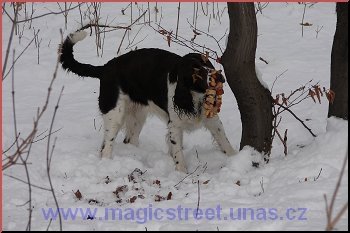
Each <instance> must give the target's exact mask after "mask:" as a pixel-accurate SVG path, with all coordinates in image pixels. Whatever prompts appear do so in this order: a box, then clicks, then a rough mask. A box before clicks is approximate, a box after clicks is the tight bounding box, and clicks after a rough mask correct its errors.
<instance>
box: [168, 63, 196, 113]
mask: <svg viewBox="0 0 350 233" xmlns="http://www.w3.org/2000/svg"><path fill="white" fill-rule="evenodd" d="M192 74H193V68H192V66H191V63H188V62H186V61H183V62H179V63H178V65H177V66H176V68H175V70H174V72H173V74H172V75H176V77H177V81H176V88H175V93H174V97H173V102H174V107H175V111H176V112H177V113H178V114H179V115H181V114H185V115H194V114H196V110H195V108H194V104H193V97H192V94H191V82H192Z"/></svg>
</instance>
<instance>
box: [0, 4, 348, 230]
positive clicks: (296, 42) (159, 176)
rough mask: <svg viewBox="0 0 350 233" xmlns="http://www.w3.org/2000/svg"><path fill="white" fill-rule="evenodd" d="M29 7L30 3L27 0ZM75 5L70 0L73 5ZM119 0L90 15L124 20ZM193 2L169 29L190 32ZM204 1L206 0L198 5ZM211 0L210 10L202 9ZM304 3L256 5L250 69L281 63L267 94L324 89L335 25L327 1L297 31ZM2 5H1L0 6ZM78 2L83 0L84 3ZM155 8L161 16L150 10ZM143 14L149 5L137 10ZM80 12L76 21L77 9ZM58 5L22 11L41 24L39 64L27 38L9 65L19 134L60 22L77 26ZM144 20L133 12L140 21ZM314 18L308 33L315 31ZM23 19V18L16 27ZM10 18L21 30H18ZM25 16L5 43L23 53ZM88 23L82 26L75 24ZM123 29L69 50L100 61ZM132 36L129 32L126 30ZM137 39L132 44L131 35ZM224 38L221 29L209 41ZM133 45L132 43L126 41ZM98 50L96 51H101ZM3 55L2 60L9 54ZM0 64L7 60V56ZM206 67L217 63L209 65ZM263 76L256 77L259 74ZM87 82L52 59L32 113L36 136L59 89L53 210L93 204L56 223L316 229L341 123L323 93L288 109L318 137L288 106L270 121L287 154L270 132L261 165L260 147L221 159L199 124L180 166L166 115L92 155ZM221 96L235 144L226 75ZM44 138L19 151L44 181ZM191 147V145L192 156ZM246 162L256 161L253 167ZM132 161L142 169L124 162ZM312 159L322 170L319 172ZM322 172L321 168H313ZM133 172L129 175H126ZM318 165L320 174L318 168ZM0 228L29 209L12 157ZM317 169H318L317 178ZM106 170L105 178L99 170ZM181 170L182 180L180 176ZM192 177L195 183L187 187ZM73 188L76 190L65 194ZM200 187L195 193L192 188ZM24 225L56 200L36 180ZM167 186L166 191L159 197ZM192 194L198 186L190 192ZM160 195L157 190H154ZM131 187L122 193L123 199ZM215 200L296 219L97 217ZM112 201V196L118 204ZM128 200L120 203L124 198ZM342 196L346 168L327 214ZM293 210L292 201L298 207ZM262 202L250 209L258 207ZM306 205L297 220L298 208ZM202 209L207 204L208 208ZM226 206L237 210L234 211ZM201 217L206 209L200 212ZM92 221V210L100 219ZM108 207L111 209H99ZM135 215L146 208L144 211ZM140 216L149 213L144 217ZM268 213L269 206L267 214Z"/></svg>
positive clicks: (163, 7) (141, 31)
mask: <svg viewBox="0 0 350 233" xmlns="http://www.w3.org/2000/svg"><path fill="white" fill-rule="evenodd" d="M27 4H28V7H29V4H30V6H31V3H27ZM73 5H74V4H73ZM126 6H127V3H103V4H102V9H101V20H100V22H105V21H106V20H108V21H109V22H111V25H118V26H127V25H129V24H130V8H128V9H127V10H126V11H125V15H123V14H122V13H121V9H123V8H125V7H126ZM177 6H178V3H158V4H157V7H158V9H159V13H158V15H157V20H158V22H159V20H160V18H161V25H162V26H163V27H164V28H165V29H167V30H169V31H170V30H172V31H173V32H175V30H176V19H177ZM193 6H194V5H193V3H181V11H180V24H179V35H181V36H183V37H185V38H188V39H190V38H192V37H193V32H192V29H191V28H190V26H189V25H188V23H187V21H186V18H188V20H189V22H192V18H193ZM204 6H205V4H204ZM212 6H213V5H212V3H210V4H209V12H212ZM150 7H151V9H152V10H151V15H150V17H151V20H152V21H154V20H155V17H156V13H155V10H154V7H155V3H150ZM303 7H304V6H303V5H302V4H297V3H270V4H268V6H267V7H266V8H265V9H263V13H262V14H261V13H260V12H259V13H257V22H258V31H259V32H258V46H257V52H256V57H257V58H259V57H262V58H264V59H265V60H266V61H268V64H266V63H264V62H262V61H260V60H259V59H256V67H257V70H258V72H259V73H261V75H260V74H259V75H258V76H259V77H260V80H261V82H262V83H266V87H271V86H272V84H273V82H274V80H275V78H276V76H278V75H279V74H281V73H282V72H284V71H285V70H287V71H286V72H285V73H284V74H283V75H282V76H281V77H280V78H279V79H278V80H277V81H276V83H275V85H274V90H273V93H272V94H273V95H275V94H277V93H281V92H285V93H289V92H290V91H292V90H294V89H296V88H298V87H299V86H301V85H303V84H305V83H306V82H308V81H309V80H311V79H312V80H314V81H315V83H316V82H319V84H320V85H321V86H325V87H329V76H330V54H331V46H332V41H333V35H334V32H335V25H336V14H335V3H317V4H314V5H313V6H310V7H307V9H306V13H305V21H306V22H309V23H312V24H313V26H311V27H304V36H303V37H302V36H301V26H300V24H299V23H300V22H301V18H302V14H303ZM34 8H35V10H36V11H35V15H40V14H44V13H47V12H49V10H51V11H59V8H58V5H57V4H54V3H52V4H51V3H34ZM142 8H143V9H147V3H138V4H137V5H135V4H133V19H135V18H136V17H137V16H138V15H139V11H140V9H142ZM6 9H7V10H9V12H12V11H11V10H10V9H9V4H6ZM82 9H83V10H84V9H86V4H83V6H82ZM215 9H219V11H220V12H223V14H222V15H221V17H220V20H219V19H218V18H216V19H213V18H211V21H210V33H211V34H212V35H214V36H215V37H216V38H221V37H223V36H224V35H225V31H226V29H227V28H228V25H229V24H228V16H227V8H226V5H225V4H224V3H218V4H217V5H216V4H215ZM198 14H199V16H198V20H197V27H198V28H199V29H201V30H203V31H206V30H207V28H208V25H209V16H204V15H203V12H202V10H201V7H200V9H199V10H198ZM161 16H162V17H161ZM21 17H23V14H22V15H21ZM145 19H146V20H147V19H148V14H146V15H145ZM84 20H85V21H86V19H84ZM64 22H65V21H64V17H63V16H62V15H48V16H46V17H43V18H39V19H36V20H33V25H32V27H34V28H35V29H36V30H37V29H40V33H39V39H42V41H41V44H40V64H37V48H36V47H35V46H34V44H32V45H31V46H30V47H29V49H28V50H27V51H26V52H25V53H24V55H23V56H22V57H21V58H20V59H19V60H18V61H17V63H16V67H15V72H14V73H15V89H16V92H15V94H16V113H17V127H18V129H19V131H20V132H21V136H22V135H23V137H24V135H27V133H28V132H29V131H30V130H31V128H32V122H33V117H34V116H35V114H36V111H37V108H38V107H41V106H42V105H43V104H44V100H45V97H46V94H47V87H48V86H49V83H50V81H51V77H52V74H53V71H54V67H55V64H56V61H57V49H58V44H59V42H60V33H59V29H60V28H62V29H64V37H65V36H66V35H68V34H69V33H71V32H74V31H76V30H77V29H78V28H79V27H80V26H79V22H80V14H79V10H78V8H77V9H75V10H73V11H72V12H70V13H69V14H68V21H67V22H68V24H67V29H65V25H64ZM142 22H144V21H143V19H142V20H141V21H140V23H142ZM317 26H319V27H321V26H323V28H322V30H321V31H320V32H319V34H318V36H317V38H316V32H315V29H316V28H317ZM21 27H22V26H21ZM21 27H20V28H21ZM28 27H29V25H28V23H27V24H26V25H25V29H24V31H23V37H22V39H21V42H20V43H19V38H18V36H15V37H14V43H13V45H12V46H13V47H12V48H15V49H16V54H19V53H20V51H22V50H23V49H24V48H25V46H26V45H27V43H28V42H29V41H30V40H31V39H32V37H33V29H28ZM2 30H3V51H2V53H3V57H4V55H5V49H6V46H5V45H7V42H8V37H9V34H10V30H11V23H10V21H9V19H8V18H7V16H6V15H5V14H3V29H2ZM86 31H88V30H86ZM123 34H124V30H116V31H112V32H108V33H106V34H105V42H104V50H103V56H102V57H98V56H97V55H96V46H95V37H94V34H93V35H92V36H90V34H89V36H87V38H86V39H85V40H83V41H81V42H79V43H78V44H77V45H76V46H75V48H74V51H75V53H74V55H75V57H76V58H77V59H78V60H79V61H80V62H83V63H90V64H95V65H100V64H104V63H105V62H107V61H108V60H110V59H111V58H113V57H115V56H116V53H117V49H118V47H119V44H120V42H121V40H122V37H123ZM136 34H137V36H136V38H135V40H134V42H132V40H133V38H134V37H135V35H136ZM129 41H130V42H132V44H133V45H136V46H137V47H138V48H141V47H157V48H162V49H167V50H170V51H172V52H175V53H178V54H180V55H184V54H186V53H188V52H191V51H190V50H189V49H188V48H186V47H183V46H180V45H177V44H175V43H171V46H170V47H169V46H168V44H167V41H166V40H165V38H164V36H161V35H160V34H159V33H157V32H155V31H154V30H153V29H151V28H150V27H149V26H147V25H142V24H135V25H134V27H133V28H132V30H131V31H130V35H127V36H126V38H125V40H124V42H123V45H122V47H121V48H122V51H121V53H126V52H127V51H130V48H126V47H127V45H128V43H129ZM138 42H140V43H138ZM196 42H197V43H200V44H205V45H206V46H207V47H210V48H213V49H215V50H217V51H220V50H219V48H218V46H217V44H216V42H215V41H214V40H212V39H211V38H210V37H207V36H205V35H199V36H197V38H196ZM220 43H221V44H220V45H221V47H222V48H225V44H224V43H225V42H224V39H223V40H221V41H220ZM131 48H135V46H131ZM100 54H101V51H100ZM10 60H12V58H11V59H10ZM8 67H9V66H8ZM215 67H216V68H218V69H223V68H222V67H221V66H220V65H219V64H217V63H215ZM262 76H263V79H262V78H261V77H262ZM98 84H99V83H98V80H94V79H90V78H80V77H77V76H76V75H74V74H67V73H66V72H65V71H63V70H62V69H61V68H60V69H59V71H58V78H57V80H55V83H54V86H53V91H52V96H51V99H50V104H49V107H48V110H47V112H46V113H45V115H44V117H43V118H42V120H41V121H40V125H39V132H38V133H43V132H44V133H43V135H42V136H40V137H38V138H37V139H40V138H41V137H43V136H44V135H47V132H46V133H45V131H46V130H47V129H48V128H49V126H50V122H51V119H52V114H53V111H54V107H55V104H56V101H57V99H58V96H59V92H60V90H61V87H62V86H64V91H63V96H62V98H61V102H60V105H59V108H58V112H57V116H56V119H55V123H54V130H59V131H57V132H56V133H55V134H53V135H52V137H53V138H52V140H53V139H54V138H56V137H57V142H56V147H55V151H54V154H53V158H52V166H51V178H52V182H53V185H54V188H55V191H56V195H57V199H58V202H59V205H60V207H61V208H65V209H68V208H71V210H72V211H74V210H78V209H76V208H81V210H86V209H87V208H90V209H91V210H93V209H94V208H97V209H96V210H97V215H96V219H95V220H86V219H84V218H82V216H81V215H78V216H77V218H76V219H75V220H65V221H63V229H64V230H116V229H118V230H146V229H147V230H174V229H176V230H324V229H325V226H326V212H325V202H324V198H323V195H324V194H326V195H327V197H328V200H330V199H331V196H332V194H333V191H334V189H335V186H336V182H337V180H338V176H339V173H340V170H341V167H342V162H343V159H344V156H345V155H346V153H347V147H348V122H347V121H344V120H341V119H336V118H329V119H327V111H328V102H327V101H326V99H322V103H321V104H315V103H314V102H313V101H312V100H309V99H308V100H305V101H304V102H302V103H301V104H298V105H296V106H294V107H293V111H294V112H295V114H297V115H298V116H299V117H300V118H301V119H302V120H306V119H308V121H305V123H306V124H307V125H308V126H309V127H310V128H311V129H312V130H313V132H314V133H315V134H316V135H317V137H316V138H313V137H312V136H311V135H310V134H309V132H308V131H307V130H306V129H305V128H304V127H303V126H302V125H301V124H300V123H299V122H298V121H296V120H295V119H294V118H293V117H292V116H291V115H289V114H288V113H284V114H283V119H282V122H281V125H280V129H281V130H280V131H281V132H284V130H285V129H288V154H287V156H285V155H284V154H283V145H282V143H281V142H280V141H278V139H277V138H276V139H275V141H274V144H273V148H272V153H271V157H270V160H269V163H267V164H266V163H263V162H262V157H261V155H260V154H259V153H257V152H256V151H254V149H253V148H250V147H245V148H243V149H242V150H241V151H240V152H239V153H238V154H237V155H235V156H232V157H227V156H226V155H224V154H222V153H221V152H220V151H219V150H218V149H217V147H216V146H215V145H213V144H212V139H211V137H210V134H209V132H207V131H205V130H198V131H196V132H194V133H191V134H186V135H185V137H184V154H185V160H186V164H187V167H188V170H189V171H190V172H192V174H191V175H189V176H188V177H186V174H183V173H181V172H177V171H175V166H174V162H173V160H172V158H170V156H169V155H168V154H167V147H166V143H165V137H164V136H165V134H166V125H165V124H164V123H163V122H162V121H160V120H159V119H158V118H156V117H150V118H148V120H147V122H146V124H145V126H144V128H143V130H142V132H141V135H140V145H139V146H138V147H135V146H132V145H124V144H123V143H122V140H123V133H120V134H119V135H118V137H117V138H116V140H115V141H116V142H115V145H114V151H113V158H112V159H100V158H98V154H99V149H100V146H101V142H102V134H103V132H102V130H101V126H102V117H101V114H100V113H99V111H98V106H97V98H98V92H99V86H98ZM224 89H225V94H224V95H223V106H222V110H221V113H220V117H221V119H222V122H223V124H224V127H225V130H226V133H227V136H228V139H229V140H230V142H231V143H232V145H233V146H234V147H235V148H236V149H237V148H238V147H239V142H240V137H241V124H240V114H239V110H238V108H237V103H236V101H235V98H234V96H233V94H232V92H231V91H230V88H229V86H228V84H227V83H226V84H225V85H224ZM2 104H3V107H2V109H3V139H2V140H3V149H6V148H8V147H9V146H10V145H11V144H12V143H13V141H14V138H15V137H14V129H13V124H14V122H13V115H12V100H11V75H10V76H8V77H7V78H6V79H5V80H4V81H3V103H2ZM46 146H47V138H45V139H44V140H41V141H38V142H37V143H34V144H33V147H32V149H31V155H30V158H29V163H30V165H29V172H30V177H31V182H32V183H33V184H35V185H39V186H42V187H48V179H47V175H46ZM197 153H198V155H197ZM252 161H255V162H260V163H259V164H260V166H259V167H258V168H256V167H253V166H252ZM136 168H138V169H139V170H140V171H141V172H137V170H135V169H136ZM321 169H322V171H321ZM320 171H321V173H320ZM130 174H133V177H134V180H132V179H130ZM319 174H320V175H319ZM3 175H4V176H3V213H2V218H3V224H4V226H3V228H4V230H24V229H25V228H26V224H27V219H28V211H27V208H28V205H24V204H25V203H26V202H27V200H28V192H27V185H25V184H23V183H21V182H19V181H17V180H14V179H12V178H10V177H8V175H11V176H15V177H17V178H20V179H22V180H25V179H26V176H25V172H24V169H23V166H12V167H11V168H9V169H6V170H5V171H3ZM318 175H319V176H318ZM107 177H108V178H107ZM184 178H185V179H184ZM124 185H126V187H127V191H125V190H124V191H123V192H119V193H118V194H119V198H118V197H117V195H116V194H115V193H113V192H115V191H116V189H117V188H118V187H122V186H124ZM198 187H199V189H198ZM77 190H79V191H80V192H81V194H82V198H81V200H78V198H77V197H76V196H75V195H74V192H76V191H77ZM198 190H199V191H198ZM32 192H33V193H32V207H33V218H32V229H35V230H46V228H47V226H48V224H49V220H47V219H44V217H43V214H42V208H44V209H45V210H46V211H47V210H48V208H55V205H54V201H53V198H52V194H51V193H49V192H47V191H44V190H42V189H38V188H33V190H32ZM170 192H171V198H170V200H161V201H159V202H156V201H155V199H157V198H158V199H159V198H160V199H161V197H164V198H165V199H166V198H167V197H168V195H169V193H170ZM198 193H200V194H199V195H198ZM157 195H159V196H157ZM134 196H136V197H137V198H136V200H135V201H134V202H133V203H132V202H131V201H130V200H131V198H133V197H134ZM198 197H200V200H199V208H201V209H203V210H204V211H205V210H206V209H205V208H212V209H216V208H217V207H218V206H219V207H220V208H222V210H221V213H222V214H223V215H222V216H226V217H227V216H229V214H230V208H231V209H232V210H234V211H238V209H239V208H241V209H243V208H252V209H254V210H255V211H257V210H258V209H259V208H263V209H264V210H266V211H269V210H271V209H275V210H276V211H277V212H278V214H280V216H284V217H285V214H286V213H287V210H288V209H290V208H293V209H294V210H296V211H297V212H291V213H294V214H295V216H296V217H300V220H298V219H294V220H286V219H283V220H281V219H277V220H276V219H275V220H269V219H265V220H257V219H254V220H226V221H225V220H224V219H223V218H221V220H220V219H218V218H217V217H215V218H214V219H212V220H210V219H209V218H208V219H205V218H202V219H201V220H196V216H193V214H190V215H189V216H188V219H187V220H184V219H183V220H166V219H163V220H155V219H153V220H147V221H141V220H142V218H141V217H140V216H139V217H140V218H139V219H138V220H139V222H144V223H137V221H136V220H134V221H128V220H125V219H124V220H120V221H119V220H110V219H109V220H104V217H105V215H104V213H105V211H106V208H122V209H123V210H126V209H127V208H132V209H129V211H131V210H134V211H136V210H137V209H138V208H148V209H150V208H151V209H153V210H155V209H156V208H163V210H166V209H169V208H175V209H176V208H178V207H179V206H181V207H183V208H186V207H187V208H191V209H192V212H193V210H195V209H196V208H197V204H198ZM118 200H120V201H121V203H117V201H118ZM127 200H128V201H129V202H127ZM347 201H348V168H347V167H346V170H345V174H344V177H343V179H342V183H341V187H340V190H339V193H338V196H337V198H336V202H335V208H334V212H333V215H334V216H335V214H336V213H337V212H338V211H339V210H340V208H341V207H342V206H343V205H344V204H345V203H346V202H347ZM298 208H299V209H298ZM261 210H262V209H260V211H261ZM303 210H306V212H305V215H304V216H303V217H304V218H306V220H305V219H304V218H302V217H301V215H302V211H303ZM209 212H210V211H209ZM234 213H235V214H236V213H237V212H234ZM208 216H209V215H208ZM100 217H101V218H102V220H99V218H100ZM109 217H111V216H109ZM144 217H145V216H144ZM148 217H150V216H148ZM270 217H271V216H270ZM58 229H59V225H58V221H56V220H54V221H52V223H51V225H50V230H58ZM336 229H337V230H348V213H345V215H344V216H343V217H342V218H341V219H340V221H339V222H338V224H337V225H336Z"/></svg>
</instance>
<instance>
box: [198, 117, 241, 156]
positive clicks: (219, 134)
mask: <svg viewBox="0 0 350 233" xmlns="http://www.w3.org/2000/svg"><path fill="white" fill-rule="evenodd" d="M204 125H205V127H206V128H207V129H209V131H210V133H211V134H212V136H213V138H214V139H215V141H216V143H217V144H218V145H219V147H220V148H221V150H222V151H223V152H224V153H225V154H227V155H234V154H236V153H237V152H236V151H235V149H233V147H232V146H231V144H230V142H229V140H228V139H227V137H226V134H225V130H224V127H223V125H222V122H221V120H220V118H219V117H218V116H215V117H212V118H206V119H204Z"/></svg>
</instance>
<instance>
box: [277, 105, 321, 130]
mask: <svg viewBox="0 0 350 233" xmlns="http://www.w3.org/2000/svg"><path fill="white" fill-rule="evenodd" d="M276 105H278V106H280V107H281V108H283V109H284V110H286V111H287V112H289V113H290V114H292V116H293V117H294V118H295V119H297V120H298V121H299V122H300V123H301V124H302V125H303V126H304V127H305V128H306V129H307V130H308V131H309V132H310V134H311V135H312V136H313V137H316V134H314V133H313V132H312V130H311V129H310V128H309V127H308V126H307V125H306V124H305V123H304V121H302V120H301V119H300V118H299V117H298V116H297V115H295V113H294V112H293V111H292V110H290V109H289V108H288V107H285V106H283V105H282V104H279V103H276Z"/></svg>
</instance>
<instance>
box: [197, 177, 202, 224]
mask: <svg viewBox="0 0 350 233" xmlns="http://www.w3.org/2000/svg"><path fill="white" fill-rule="evenodd" d="M197 190H198V196H197V208H196V218H197V216H198V211H199V202H200V199H201V192H200V185H199V180H197Z"/></svg>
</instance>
